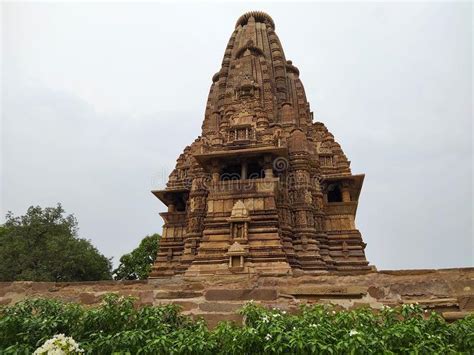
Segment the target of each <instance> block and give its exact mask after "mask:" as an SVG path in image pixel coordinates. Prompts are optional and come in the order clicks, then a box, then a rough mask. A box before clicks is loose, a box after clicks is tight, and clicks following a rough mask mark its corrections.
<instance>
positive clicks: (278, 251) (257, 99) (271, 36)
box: [150, 11, 370, 278]
mask: <svg viewBox="0 0 474 355" xmlns="http://www.w3.org/2000/svg"><path fill="white" fill-rule="evenodd" d="M363 180H364V175H363V174H359V175H353V174H352V172H351V169H350V161H348V159H347V157H346V155H345V154H344V152H343V150H342V149H341V146H340V145H339V144H338V143H337V142H336V141H335V139H334V136H333V135H332V133H330V132H329V131H328V129H327V128H326V127H325V125H324V124H323V123H321V122H314V120H313V113H312V112H311V110H310V106H309V103H308V101H307V99H306V95H305V91H304V87H303V84H302V82H301V79H300V72H299V70H298V68H297V67H296V66H295V65H294V64H293V63H292V62H291V60H287V59H286V56H285V53H284V51H283V47H282V45H281V43H280V40H279V39H278V36H277V35H276V33H275V24H274V22H273V20H272V18H271V17H270V16H269V15H267V14H266V13H263V12H257V11H255V12H248V13H246V14H244V15H242V16H241V17H240V18H239V19H238V20H237V23H236V25H235V30H234V32H233V33H232V35H231V37H230V39H229V42H228V44H227V47H226V49H225V52H224V58H223V60H222V65H221V68H220V70H219V71H218V72H217V73H216V74H214V76H213V77H212V85H211V89H210V92H209V98H208V100H207V104H206V110H205V117H204V122H203V124H202V133H201V135H200V136H199V137H198V138H197V139H196V140H195V141H194V142H193V143H192V144H191V145H189V146H188V147H186V148H185V149H184V152H183V153H182V154H181V155H180V156H179V158H178V160H177V163H176V168H175V169H174V170H173V171H172V173H171V175H170V176H169V181H168V183H167V185H166V188H165V189H164V190H156V191H153V194H154V195H155V196H156V197H158V198H159V199H160V200H161V201H162V202H163V203H164V204H165V205H166V206H167V207H168V211H167V212H164V213H161V216H162V217H163V219H164V222H165V224H164V227H163V236H162V239H161V242H160V247H159V251H158V255H157V258H156V261H155V263H154V265H153V269H152V273H151V276H150V277H151V278H156V277H163V276H171V275H176V274H184V275H185V276H205V275H217V274H219V275H225V274H256V275H282V274H283V275H284V274H288V275H299V274H306V273H310V274H321V273H332V272H334V273H337V272H341V271H342V272H348V271H349V272H350V271H363V270H369V269H370V267H369V266H368V262H367V260H366V257H365V253H364V249H365V243H364V242H363V241H362V237H361V234H360V232H359V230H357V228H356V226H355V216H356V211H357V205H358V200H359V194H360V191H361V188H362V183H363Z"/></svg>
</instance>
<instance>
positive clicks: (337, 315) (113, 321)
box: [0, 294, 474, 354]
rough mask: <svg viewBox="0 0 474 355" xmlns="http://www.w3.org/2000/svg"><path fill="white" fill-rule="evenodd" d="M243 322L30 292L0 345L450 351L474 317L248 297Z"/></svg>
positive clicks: (3, 318)
mask: <svg viewBox="0 0 474 355" xmlns="http://www.w3.org/2000/svg"><path fill="white" fill-rule="evenodd" d="M240 313H241V314H242V315H243V316H244V323H245V324H244V325H243V326H240V325H236V324H234V323H230V322H222V323H220V324H219V325H218V326H217V327H216V328H215V329H213V330H209V329H208V328H207V327H206V325H205V323H204V322H203V321H202V320H192V319H191V318H190V317H186V316H183V315H181V314H180V310H179V307H177V306H175V305H168V306H159V307H152V306H146V307H142V308H137V307H136V306H135V304H134V300H133V298H130V297H120V296H118V295H115V294H110V295H107V296H105V297H104V299H103V302H102V303H101V305H100V306H99V307H96V308H85V307H83V306H80V305H77V304H72V303H63V302H60V301H57V300H51V299H48V300H47V299H30V300H25V301H22V302H19V303H17V304H15V305H13V306H9V307H4V308H2V309H1V310H0V350H1V352H2V353H6V354H18V353H23V354H31V353H32V352H33V351H35V349H37V348H38V347H40V346H42V345H43V344H44V343H45V342H47V341H48V339H51V338H53V337H54V336H55V335H57V334H65V335H66V336H68V337H72V338H73V339H74V340H75V341H76V342H77V343H78V344H79V347H80V348H81V349H84V351H85V353H87V354H112V353H130V354H135V353H140V354H158V353H172V354H216V353H217V354H250V353H252V354H254V353H261V354H263V353H274V354H281V353H291V354H308V353H317V354H347V353H352V354H381V353H383V354H393V353H397V354H398V353H402V354H408V353H410V354H417V353H420V354H454V353H466V354H469V353H472V351H473V349H474V332H473V329H474V317H472V316H471V317H467V318H465V319H462V320H459V321H457V322H454V323H451V324H449V323H446V322H445V321H444V320H443V318H441V317H440V316H439V315H438V314H437V313H434V312H432V313H427V312H426V311H423V309H421V308H420V307H419V306H417V305H404V306H402V307H398V308H388V307H387V308H384V309H383V310H381V311H380V312H373V311H372V310H370V309H364V308H363V309H358V310H351V311H345V310H344V311H336V310H335V309H334V308H333V307H331V306H328V305H317V306H312V307H308V306H306V307H302V309H301V311H300V312H299V313H298V314H293V315H292V314H287V313H286V312H285V311H282V310H278V309H265V308H263V307H261V306H258V305H256V304H254V303H252V302H251V303H248V304H247V305H245V306H244V307H243V308H242V309H241V310H240Z"/></svg>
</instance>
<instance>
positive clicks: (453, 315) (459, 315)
mask: <svg viewBox="0 0 474 355" xmlns="http://www.w3.org/2000/svg"><path fill="white" fill-rule="evenodd" d="M470 314H473V312H443V313H442V316H443V318H444V319H446V320H447V321H448V322H452V321H455V320H458V319H463V318H465V317H467V316H468V315H470Z"/></svg>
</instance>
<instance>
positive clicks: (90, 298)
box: [79, 292, 100, 305]
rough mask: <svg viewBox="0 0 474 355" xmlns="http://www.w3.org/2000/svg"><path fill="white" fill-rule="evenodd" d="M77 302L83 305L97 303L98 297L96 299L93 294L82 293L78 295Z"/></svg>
mask: <svg viewBox="0 0 474 355" xmlns="http://www.w3.org/2000/svg"><path fill="white" fill-rule="evenodd" d="M79 302H81V303H82V304H85V305H88V304H94V303H99V302H100V297H97V296H96V295H95V294H94V293H90V292H83V293H80V294H79Z"/></svg>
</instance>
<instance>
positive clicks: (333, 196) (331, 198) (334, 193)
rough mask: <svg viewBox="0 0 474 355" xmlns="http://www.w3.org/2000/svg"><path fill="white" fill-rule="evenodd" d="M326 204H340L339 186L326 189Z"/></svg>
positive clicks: (330, 186)
mask: <svg viewBox="0 0 474 355" xmlns="http://www.w3.org/2000/svg"><path fill="white" fill-rule="evenodd" d="M328 202H342V193H341V188H340V187H339V185H336V184H333V185H329V187H328Z"/></svg>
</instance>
